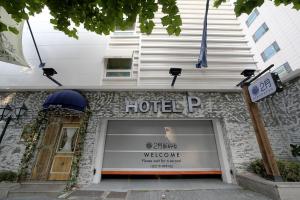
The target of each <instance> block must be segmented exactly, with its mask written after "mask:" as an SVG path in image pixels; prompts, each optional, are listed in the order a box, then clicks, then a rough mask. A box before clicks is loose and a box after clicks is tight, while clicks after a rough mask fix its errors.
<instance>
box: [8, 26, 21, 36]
mask: <svg viewBox="0 0 300 200" xmlns="http://www.w3.org/2000/svg"><path fill="white" fill-rule="evenodd" d="M8 30H9V31H10V32H12V33H14V34H18V33H19V31H18V29H16V28H15V27H11V26H10V27H8Z"/></svg>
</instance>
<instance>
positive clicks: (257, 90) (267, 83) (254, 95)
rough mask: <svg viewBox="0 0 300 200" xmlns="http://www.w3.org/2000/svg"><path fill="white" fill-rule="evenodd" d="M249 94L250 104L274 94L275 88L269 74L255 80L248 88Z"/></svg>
mask: <svg viewBox="0 0 300 200" xmlns="http://www.w3.org/2000/svg"><path fill="white" fill-rule="evenodd" d="M248 90H249V94H250V97H251V100H252V102H257V101H259V100H261V99H263V98H265V97H267V96H269V95H271V94H273V93H275V92H276V90H277V87H276V84H275V82H274V79H273V77H272V74H271V73H267V74H265V75H264V76H262V77H260V78H259V79H257V80H256V81H255V82H254V83H252V84H251V85H250V86H249V88H248Z"/></svg>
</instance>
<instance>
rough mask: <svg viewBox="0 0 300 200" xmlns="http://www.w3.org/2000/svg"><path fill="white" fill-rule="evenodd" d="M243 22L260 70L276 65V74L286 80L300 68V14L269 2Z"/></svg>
mask: <svg viewBox="0 0 300 200" xmlns="http://www.w3.org/2000/svg"><path fill="white" fill-rule="evenodd" d="M239 19H240V21H241V25H242V27H243V30H244V32H245V33H246V36H247V39H248V40H249V45H250V46H251V50H252V52H253V53H254V59H255V60H256V61H257V62H258V63H257V66H258V68H259V69H264V68H266V67H267V66H269V65H270V64H274V65H275V67H274V68H273V69H272V70H275V72H277V73H279V75H280V76H285V75H286V74H288V73H290V72H291V71H293V70H295V69H299V68H300V57H299V55H300V49H299V46H300V37H299V35H300V12H299V11H297V10H295V9H292V6H291V5H289V6H283V5H280V6H278V7H277V6H275V5H274V2H273V1H266V2H265V3H264V4H263V5H262V6H261V7H258V8H256V9H254V10H253V11H252V13H251V14H250V15H246V14H243V15H242V16H241V17H240V18H239Z"/></svg>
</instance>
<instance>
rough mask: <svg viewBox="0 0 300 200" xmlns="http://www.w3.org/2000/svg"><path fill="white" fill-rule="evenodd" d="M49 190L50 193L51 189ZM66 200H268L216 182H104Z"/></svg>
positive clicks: (14, 195) (30, 189)
mask: <svg viewBox="0 0 300 200" xmlns="http://www.w3.org/2000/svg"><path fill="white" fill-rule="evenodd" d="M61 187H62V185H57V184H55V183H51V184H44V185H43V184H37V183H34V184H25V185H21V187H20V188H18V189H13V190H11V192H10V193H9V194H8V198H2V199H1V197H0V200H58V199H59V198H56V196H57V194H59V191H62V190H61ZM51 188H52V189H51ZM65 199H68V200H270V199H269V198H267V197H265V196H263V195H261V194H258V193H255V192H252V191H249V190H244V189H243V188H241V187H239V186H237V185H235V184H225V183H223V182H222V181H220V180H217V179H207V180H205V179H201V180H199V179H188V180H184V179H174V180H105V181H102V182H101V184H95V185H89V186H86V187H84V188H81V189H80V190H77V191H74V192H72V193H71V194H69V195H66V196H65Z"/></svg>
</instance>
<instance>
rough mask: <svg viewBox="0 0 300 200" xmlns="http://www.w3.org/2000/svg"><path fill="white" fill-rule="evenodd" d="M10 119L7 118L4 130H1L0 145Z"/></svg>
mask: <svg viewBox="0 0 300 200" xmlns="http://www.w3.org/2000/svg"><path fill="white" fill-rule="evenodd" d="M11 119H12V117H11V116H9V117H8V118H7V119H6V122H5V126H4V128H3V130H2V133H1V135H0V144H1V142H2V139H3V137H4V135H5V132H6V129H7V126H8V124H9V123H10V121H11Z"/></svg>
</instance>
